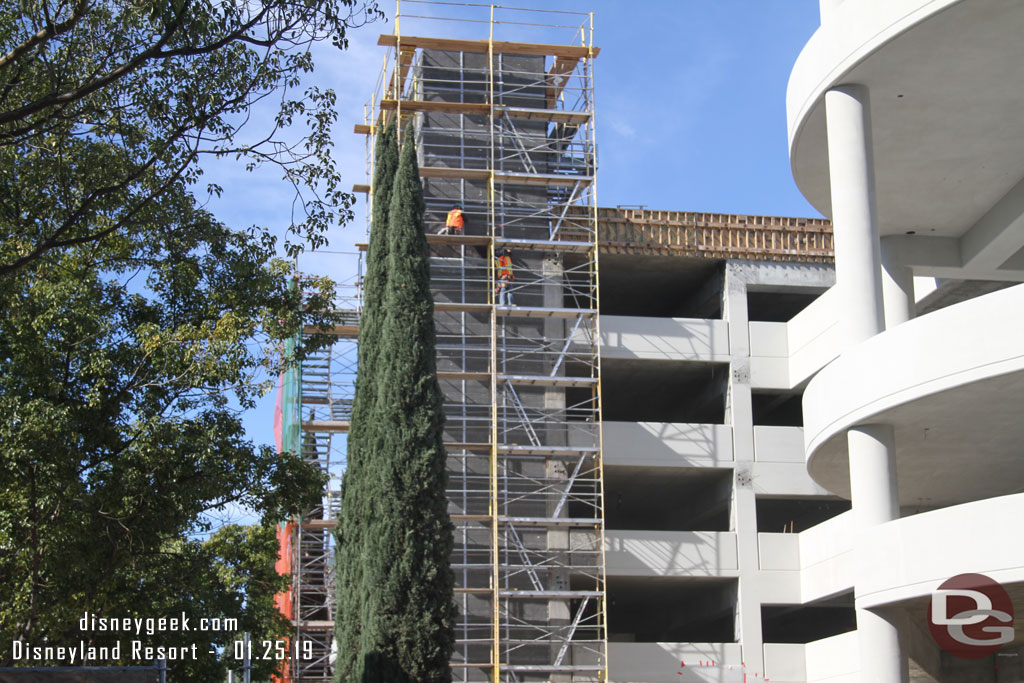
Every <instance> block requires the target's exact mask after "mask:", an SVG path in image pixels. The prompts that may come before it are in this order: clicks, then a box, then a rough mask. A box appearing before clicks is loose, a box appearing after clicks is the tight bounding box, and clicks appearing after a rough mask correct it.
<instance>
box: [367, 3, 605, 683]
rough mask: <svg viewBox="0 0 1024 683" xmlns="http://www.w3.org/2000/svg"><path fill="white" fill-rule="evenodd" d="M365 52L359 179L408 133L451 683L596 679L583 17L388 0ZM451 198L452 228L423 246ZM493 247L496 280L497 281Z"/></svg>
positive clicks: (600, 528)
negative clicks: (432, 403)
mask: <svg viewBox="0 0 1024 683" xmlns="http://www.w3.org/2000/svg"><path fill="white" fill-rule="evenodd" d="M441 35H443V36H444V37H431V36H441ZM379 44H380V45H382V46H385V47H386V48H387V56H386V59H385V62H384V66H383V69H382V70H381V73H380V76H379V79H378V84H377V88H376V90H375V92H374V93H373V94H372V96H371V99H370V101H369V103H368V104H367V107H366V108H365V120H364V123H363V124H360V125H357V126H356V132H357V133H361V134H365V135H366V136H367V145H366V149H367V164H366V168H367V174H368V177H369V178H372V177H373V149H374V142H375V136H376V134H377V132H378V131H379V130H381V129H382V127H383V125H385V124H387V123H388V122H390V121H393V120H396V119H397V120H398V121H400V122H401V124H402V125H401V126H399V130H400V131H401V130H402V129H403V127H404V125H405V124H406V122H407V121H408V120H410V119H411V120H412V121H413V122H414V130H415V135H416V143H417V149H418V151H419V162H420V175H421V177H422V179H423V182H424V199H425V204H426V216H425V223H426V229H427V233H428V235H427V237H428V239H427V241H428V246H429V249H430V264H431V282H432V291H433V294H434V299H435V323H436V325H437V339H438V346H437V353H438V379H439V380H440V382H441V385H442V389H443V391H444V394H445V404H444V409H445V414H446V426H445V441H446V445H447V453H448V455H447V458H448V490H447V493H448V497H449V511H450V513H451V516H452V521H453V523H454V525H455V552H454V554H453V557H452V562H451V567H452V569H453V571H454V573H455V578H456V599H457V602H458V606H459V617H458V623H457V624H456V639H457V643H456V650H455V653H454V656H453V659H452V668H453V676H454V680H456V681H463V682H470V681H492V682H493V683H497V682H498V681H567V682H568V681H603V680H606V678H607V666H608V662H607V643H606V641H607V631H606V620H607V617H606V608H605V558H604V483H603V482H604V479H603V459H602V451H601V420H600V415H601V411H600V405H601V372H600V358H599V355H598V342H599V339H600V331H599V320H598V315H597V310H598V288H597V281H598V244H597V208H596V207H597V204H596V190H595V172H596V153H595V143H594V139H595V138H594V98H593V59H594V57H596V55H597V53H598V48H596V47H594V45H593V16H592V15H591V14H583V13H573V12H561V11H552V10H525V9H521V8H509V7H502V6H499V5H477V4H468V3H452V2H425V1H421V0H401V1H400V2H399V3H398V4H397V5H396V18H395V21H394V33H393V34H389V35H382V36H381V37H380V40H379ZM356 189H357V190H360V191H365V192H367V193H368V197H371V198H372V191H371V189H372V188H370V186H368V185H360V186H357V187H356ZM456 203H458V204H461V206H462V207H463V212H464V217H465V221H466V224H465V230H464V232H463V233H461V234H442V233H445V232H446V231H445V230H444V229H443V228H444V226H445V217H446V214H447V212H448V211H449V210H450V209H451V208H452V207H453V206H454V205H455V204H456ZM370 214H371V211H370V210H369V209H368V210H367V217H368V220H369V216H370ZM502 250H506V251H505V253H506V254H507V255H509V257H510V259H511V272H512V273H513V275H514V280H511V281H508V280H502V281H499V275H500V274H501V273H500V271H499V267H498V266H496V258H497V256H498V255H499V254H501V253H502ZM503 283H504V287H503V286H502V284H503ZM502 289H504V292H503V291H502Z"/></svg>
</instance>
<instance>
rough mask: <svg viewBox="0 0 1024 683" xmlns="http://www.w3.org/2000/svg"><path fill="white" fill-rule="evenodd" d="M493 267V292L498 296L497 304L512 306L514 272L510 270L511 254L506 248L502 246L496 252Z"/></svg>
mask: <svg viewBox="0 0 1024 683" xmlns="http://www.w3.org/2000/svg"><path fill="white" fill-rule="evenodd" d="M494 269H495V271H496V272H495V278H496V283H497V284H496V286H495V288H494V294H495V296H497V298H498V305H501V306H513V305H514V304H513V303H512V291H511V289H510V287H511V286H512V281H513V280H515V279H516V275H515V273H513V272H512V256H511V255H510V254H509V251H508V249H505V248H504V247H503V248H502V249H501V251H499V252H498V255H497V256H496V257H495V259H494Z"/></svg>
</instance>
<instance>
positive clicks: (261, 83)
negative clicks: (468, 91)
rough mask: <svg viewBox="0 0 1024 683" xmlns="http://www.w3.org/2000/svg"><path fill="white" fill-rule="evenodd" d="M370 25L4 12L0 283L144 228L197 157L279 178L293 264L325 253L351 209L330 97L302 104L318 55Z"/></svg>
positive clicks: (225, 11)
mask: <svg viewBox="0 0 1024 683" xmlns="http://www.w3.org/2000/svg"><path fill="white" fill-rule="evenodd" d="M377 16H380V13H379V11H378V10H377V8H376V4H375V3H374V2H372V0H371V1H368V2H365V3H364V2H363V0H306V1H304V2H291V1H290V0H252V1H248V2H234V1H232V0H140V1H138V2H124V1H122V0H19V1H18V2H5V3H2V4H0V226H2V227H3V230H2V231H0V276H3V275H5V274H10V273H14V272H17V271H19V270H20V269H22V268H24V267H25V266H26V265H28V264H30V263H32V262H33V261H35V260H38V259H39V258H41V257H43V256H45V255H47V254H50V253H52V252H54V251H56V250H60V249H62V248H67V247H71V246H75V245H80V244H87V243H90V242H94V241H96V240H99V239H102V238H104V237H107V236H112V235H116V234H127V233H132V232H138V231H140V230H145V229H147V226H150V225H152V224H153V222H154V219H155V218H156V217H157V216H159V215H160V213H161V207H160V205H161V204H162V203H163V202H164V201H165V200H166V199H167V198H168V197H169V196H170V195H171V194H173V193H174V192H175V191H176V188H177V187H178V186H180V185H181V184H185V185H194V184H195V183H197V182H198V181H199V180H200V176H201V169H200V165H199V160H200V158H201V157H202V156H203V155H214V156H227V157H230V158H244V159H245V160H246V163H247V165H248V166H249V167H250V168H252V167H255V166H258V165H262V164H276V165H278V166H280V167H281V169H282V170H283V173H284V177H285V179H286V181H287V182H289V183H291V184H292V185H293V186H294V188H295V190H296V193H297V195H296V202H295V205H296V206H297V207H298V211H297V212H296V214H295V215H294V216H293V219H292V225H291V226H289V231H290V234H293V235H297V236H299V237H300V238H302V239H300V240H299V241H295V242H291V243H289V244H288V245H286V246H287V248H288V250H289V254H290V255H294V253H295V252H296V251H298V250H299V249H301V245H302V244H303V243H304V242H309V243H311V244H313V245H314V246H317V245H319V244H322V243H323V240H324V238H323V231H324V230H325V229H326V228H327V227H328V226H329V225H331V224H332V223H334V222H336V221H337V222H344V221H345V220H346V219H348V218H349V217H350V215H351V211H350V207H351V204H352V201H353V198H352V196H351V195H349V194H347V193H345V192H343V191H341V189H340V176H339V174H338V172H337V170H336V168H335V164H334V161H333V159H332V157H331V141H330V132H331V131H330V128H331V124H332V123H333V121H334V119H335V113H334V111H333V104H334V100H335V97H334V93H333V92H332V91H330V90H321V89H318V88H315V87H313V88H308V89H306V90H304V91H301V92H295V91H296V89H297V88H298V87H299V85H300V78H301V77H302V76H303V75H304V74H306V73H308V72H310V71H311V70H312V69H313V57H312V53H311V51H310V48H311V46H312V45H313V44H314V43H316V42H318V41H330V42H331V43H333V44H334V45H335V46H337V47H339V48H343V47H344V46H345V45H346V33H347V31H348V30H349V29H350V28H352V27H353V26H357V25H359V24H361V23H363V22H365V21H367V20H370V19H373V18H375V17H377ZM261 101H263V102H264V104H265V105H266V106H267V107H268V109H267V111H268V112H269V121H267V122H266V123H265V124H263V125H260V123H261V122H262V120H263V118H264V117H261V116H256V115H254V111H253V107H254V106H255V105H257V104H258V103H260V102H261ZM271 103H276V104H273V105H272V104H271ZM253 119H256V125H255V126H254V125H252V123H251V122H252V121H253ZM293 122H294V123H299V124H301V125H302V126H303V134H301V135H294V137H295V138H297V139H296V140H294V141H292V142H289V141H288V138H289V135H290V134H288V135H286V134H285V129H287V128H288V127H289V126H291V125H292V124H293ZM254 128H255V129H254ZM209 189H210V191H211V192H214V193H219V192H220V188H218V187H216V186H213V185H211V186H210V187H209Z"/></svg>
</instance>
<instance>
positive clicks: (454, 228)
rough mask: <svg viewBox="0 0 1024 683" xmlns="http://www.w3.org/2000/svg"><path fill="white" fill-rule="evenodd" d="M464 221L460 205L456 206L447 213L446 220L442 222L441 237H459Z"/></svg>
mask: <svg viewBox="0 0 1024 683" xmlns="http://www.w3.org/2000/svg"><path fill="white" fill-rule="evenodd" d="M465 224H466V219H465V218H464V217H463V215H462V204H456V205H455V208H453V209H452V210H451V211H449V212H448V220H446V221H445V222H444V230H442V231H441V234H442V235H461V234H462V228H463V226H465Z"/></svg>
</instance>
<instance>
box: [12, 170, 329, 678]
mask: <svg viewBox="0 0 1024 683" xmlns="http://www.w3.org/2000/svg"><path fill="white" fill-rule="evenodd" d="M152 218H153V222H152V223H151V224H148V225H147V226H146V230H145V231H144V232H143V233H142V234H141V235H135V234H124V233H111V234H110V235H108V236H107V237H106V238H105V239H104V240H102V241H99V242H91V243H83V244H80V245H77V246H67V247H64V248H62V249H61V250H55V251H52V252H50V253H49V254H47V256H46V258H41V259H37V260H35V261H31V262H28V263H26V264H24V265H23V266H22V267H21V268H20V269H19V271H18V274H17V277H10V276H8V277H6V278H3V279H2V282H3V286H2V287H0V416H2V417H0V443H2V444H3V448H2V449H0V576H2V577H3V580H2V581H0V642H4V643H10V642H11V641H12V640H18V639H20V640H23V641H25V642H28V643H34V644H36V643H41V642H43V641H44V640H45V641H46V643H47V644H51V645H62V644H77V643H78V641H79V639H84V640H85V641H86V642H87V643H92V644H96V645H102V644H104V643H107V644H109V643H110V642H111V638H114V636H112V635H111V634H104V633H96V632H90V633H82V632H80V631H79V630H78V627H77V624H78V619H79V618H81V616H82V614H83V613H84V612H86V611H88V612H90V613H93V614H96V615H99V616H103V617H130V616H138V617H142V618H146V617H160V616H165V615H167V616H172V615H173V610H176V609H179V608H180V609H183V610H186V611H187V612H188V613H190V614H194V615H198V616H204V617H231V618H238V619H242V620H243V622H244V623H246V624H247V625H248V626H249V627H251V630H252V631H253V633H257V634H259V633H270V632H274V631H278V632H280V631H279V629H280V628H281V627H282V623H281V622H280V621H279V620H275V619H270V618H269V617H268V614H267V608H266V605H267V604H268V603H267V600H268V599H270V597H269V596H272V595H273V593H274V592H275V591H276V590H278V588H279V581H278V580H277V579H276V578H272V577H270V575H269V574H268V572H272V571H273V552H272V550H271V548H270V547H269V546H268V543H270V541H268V540H267V539H268V538H270V539H272V533H273V532H272V530H271V531H267V530H258V531H257V530H252V531H231V532H228V531H224V532H221V534H220V535H214V536H213V537H212V538H211V539H210V540H209V541H206V542H203V541H201V540H200V539H201V537H202V536H203V535H205V534H207V533H208V532H210V531H211V524H212V522H211V514H214V513H216V512H217V511H219V510H222V509H223V508H224V507H225V506H229V505H240V506H243V507H246V508H249V509H251V510H252V511H254V513H255V514H256V515H258V516H259V517H260V518H261V520H262V522H263V523H264V525H265V526H266V527H267V528H268V529H270V527H271V526H272V524H273V523H274V522H276V521H277V520H280V519H283V518H284V517H285V516H286V515H288V514H294V513H296V512H298V511H299V510H301V509H303V508H306V507H310V506H312V505H315V504H316V503H317V501H318V500H319V496H320V491H321V487H322V485H323V479H322V476H321V474H320V473H319V471H318V470H317V468H316V467H314V466H312V465H310V464H307V463H305V462H304V461H303V460H302V459H301V457H300V455H299V454H291V453H284V454H281V455H278V454H276V453H275V452H274V451H273V449H271V448H270V447H259V448H258V447H256V446H254V445H253V444H252V442H251V441H250V440H249V439H247V438H246V435H245V433H244V430H243V427H242V423H241V421H240V418H239V413H240V411H241V410H243V409H245V408H250V407H252V406H253V402H254V400H255V398H256V397H257V396H258V395H259V394H260V392H261V391H263V390H264V388H265V384H266V383H265V382H260V381H259V377H260V376H261V373H262V375H263V376H274V375H275V374H276V372H277V371H278V370H279V369H280V367H281V361H280V360H276V359H275V358H276V354H277V348H278V345H279V343H280V340H282V339H285V338H288V337H291V336H294V335H296V334H298V332H299V331H300V330H301V329H302V325H303V324H304V323H309V324H324V325H327V324H332V323H333V322H334V316H333V314H332V313H331V312H330V302H331V294H332V291H331V290H332V285H331V283H330V282H329V281H326V280H323V281H312V282H307V283H305V284H304V289H306V290H307V293H306V295H305V296H303V295H300V294H299V293H297V292H294V291H293V288H291V287H289V283H290V276H289V274H290V266H289V264H287V263H286V262H284V261H281V260H275V259H274V258H273V256H274V251H275V249H274V244H273V240H272V239H270V238H268V237H267V236H266V235H261V234H260V233H251V232H250V233H240V232H234V231H231V230H229V229H228V228H226V227H225V226H223V225H222V224H220V223H218V222H217V221H216V220H215V219H214V218H213V217H212V216H210V215H209V214H208V213H207V212H205V211H203V210H201V209H199V208H198V207H196V205H195V203H194V200H193V199H192V197H191V196H190V195H188V193H187V192H186V191H185V189H184V188H183V187H182V186H181V185H180V184H179V185H178V186H177V187H175V188H174V191H173V192H168V193H167V194H166V195H165V196H164V198H163V199H162V201H161V203H160V205H159V207H155V208H154V213H153V214H152ZM300 298H301V300H300ZM325 338H326V335H322V336H321V335H318V336H317V337H316V338H314V339H312V340H311V341H310V342H309V343H308V344H307V345H306V346H305V347H303V348H300V349H299V356H300V357H301V354H302V353H304V352H305V351H306V349H308V348H315V346H316V345H317V344H322V343H324V341H325ZM267 534H270V536H268V535H267ZM239 541H245V543H242V544H241V545H238V544H237V542H239ZM271 545H272V544H271ZM247 577H248V578H247ZM242 596H244V597H242ZM167 610H172V611H171V613H170V614H167V612H166V611H167ZM230 635H231V634H225V633H194V632H193V633H188V634H185V636H187V637H188V639H189V642H196V643H198V644H199V653H198V654H199V656H200V657H201V658H202V661H200V662H189V661H186V662H181V663H175V664H174V666H175V667H176V668H177V669H178V670H176V671H175V673H176V676H180V677H181V680H209V678H203V677H202V676H200V673H201V672H203V671H206V672H209V671H211V670H217V671H221V672H223V667H222V666H221V665H220V664H219V663H217V661H216V658H215V657H214V656H213V655H210V654H209V648H205V649H204V647H203V643H204V642H206V641H207V640H209V641H210V642H219V643H220V644H222V645H224V644H227V639H228V638H229V637H230ZM168 637H169V636H168ZM114 639H116V638H114ZM155 644H158V643H155ZM9 656H10V650H9V649H8V648H3V649H2V650H0V658H2V659H3V660H4V663H5V664H9V663H11V662H10V661H9V660H8V659H7V658H8V657H9Z"/></svg>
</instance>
